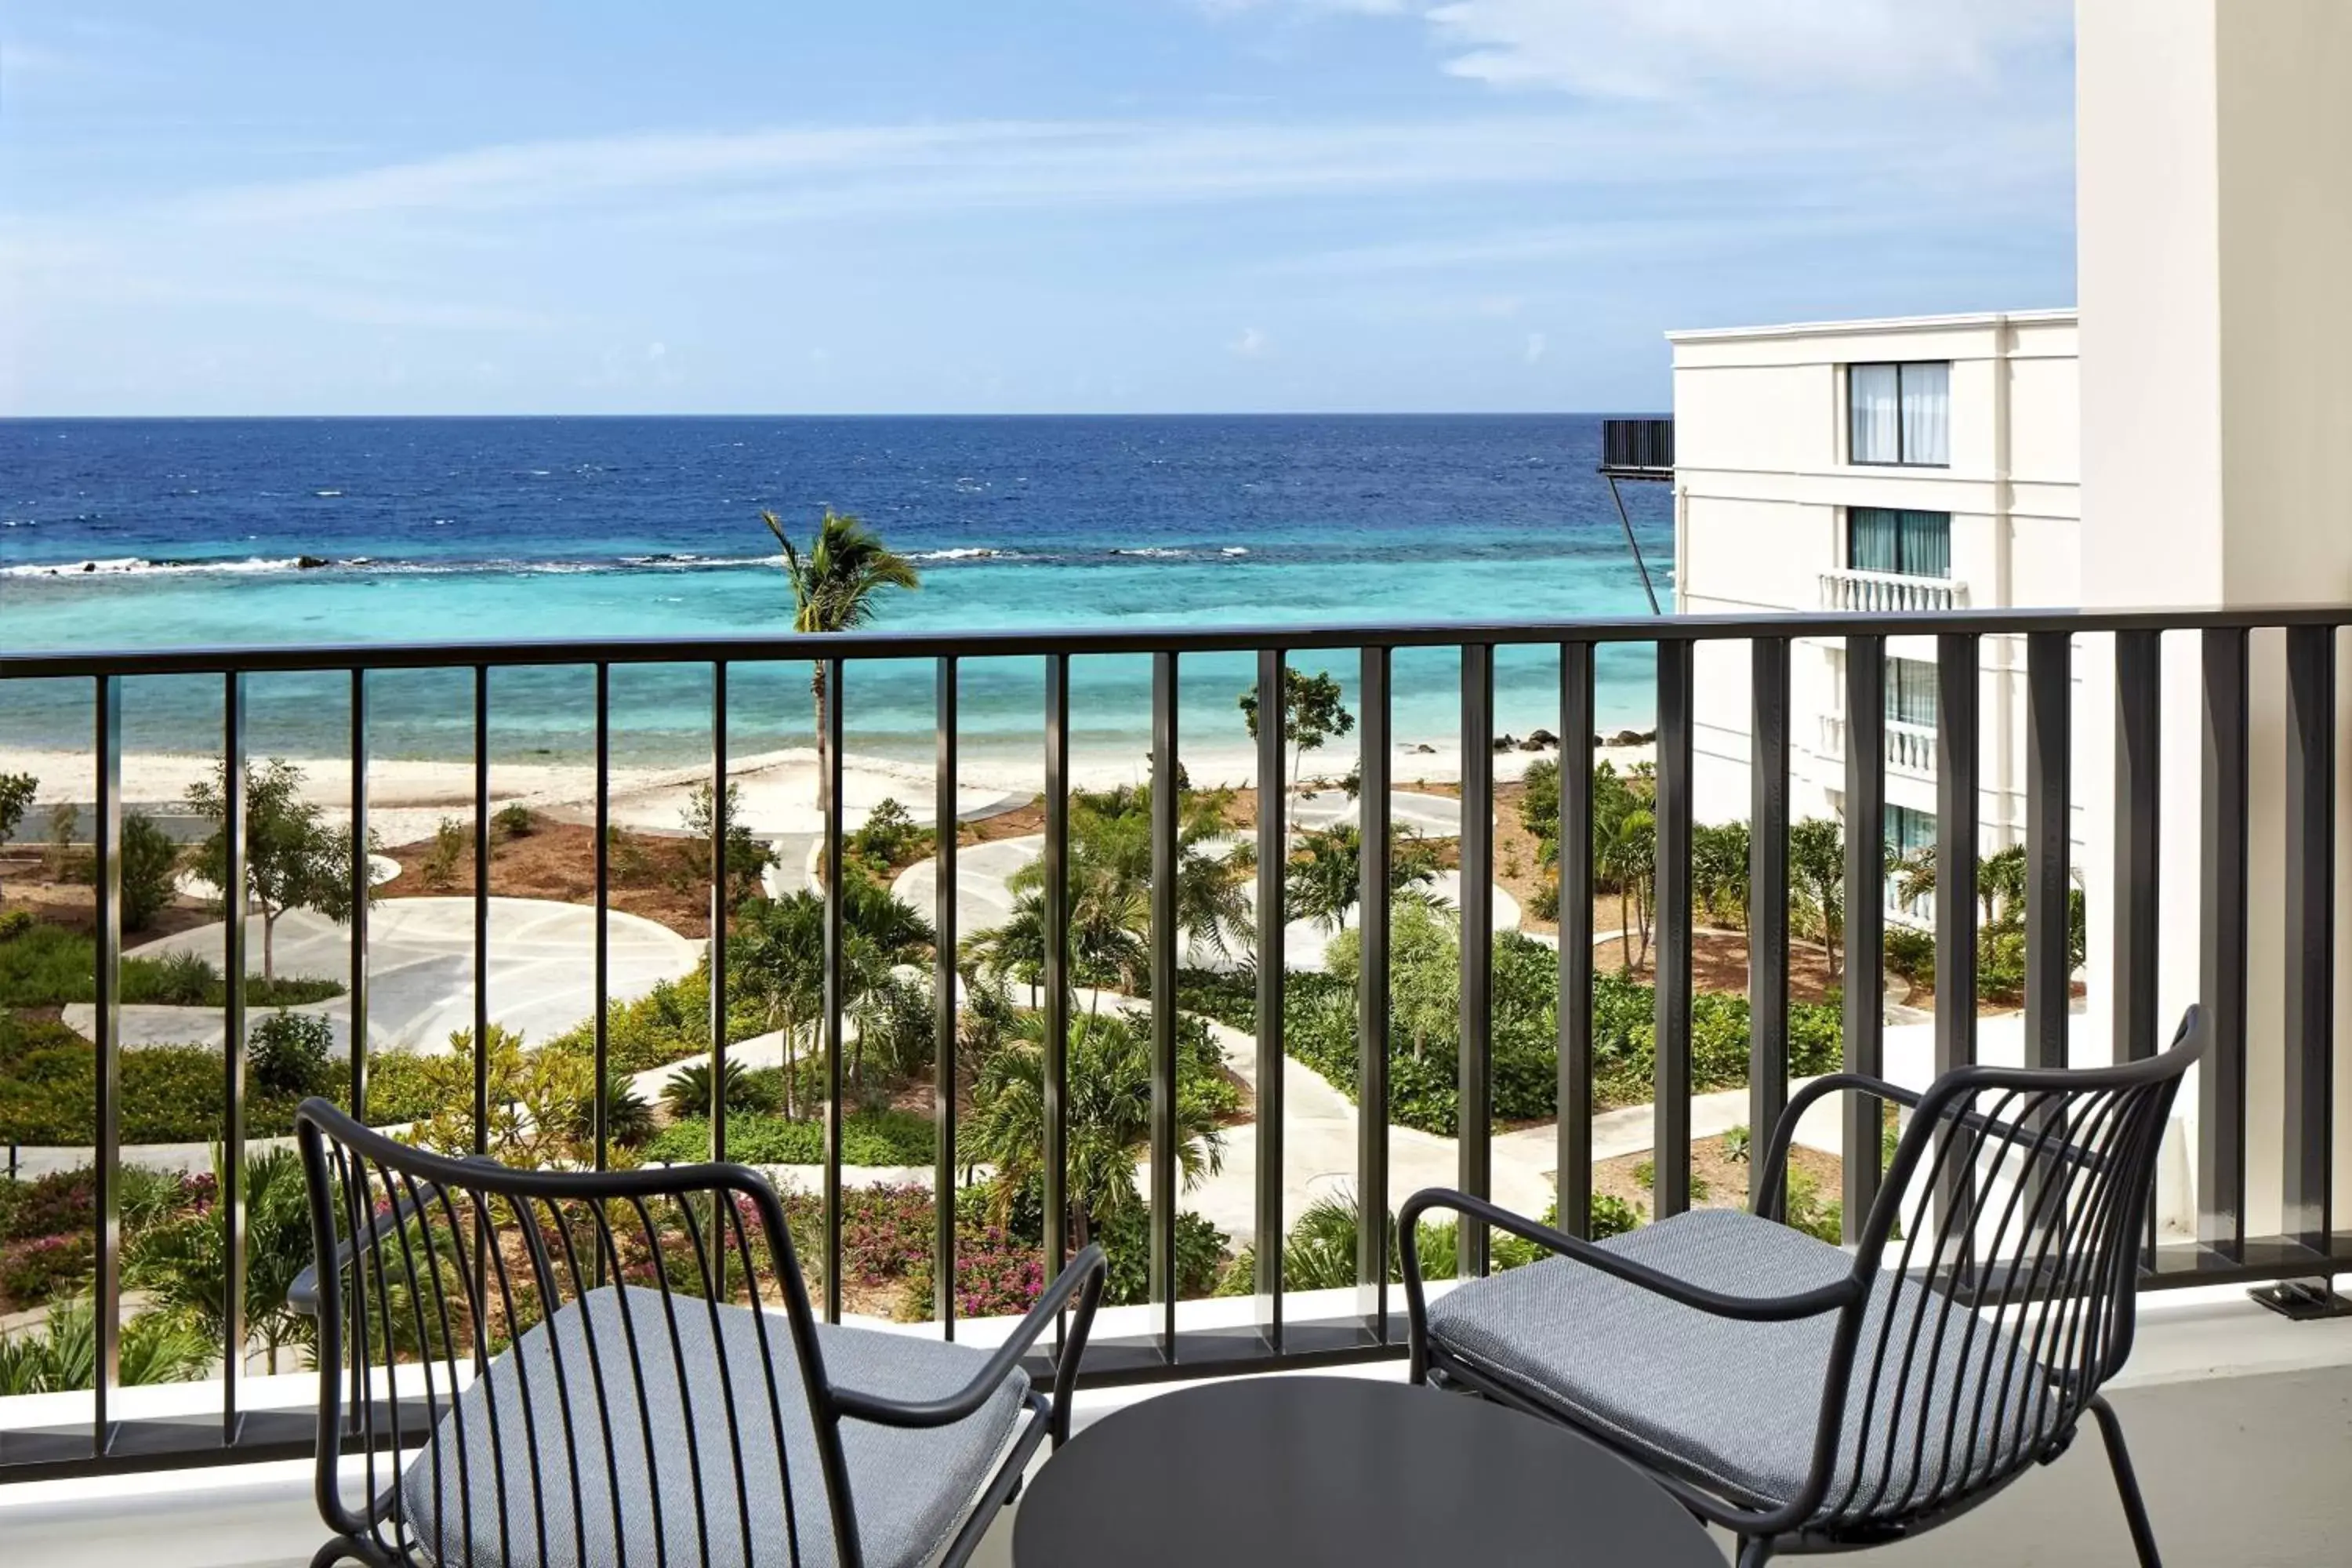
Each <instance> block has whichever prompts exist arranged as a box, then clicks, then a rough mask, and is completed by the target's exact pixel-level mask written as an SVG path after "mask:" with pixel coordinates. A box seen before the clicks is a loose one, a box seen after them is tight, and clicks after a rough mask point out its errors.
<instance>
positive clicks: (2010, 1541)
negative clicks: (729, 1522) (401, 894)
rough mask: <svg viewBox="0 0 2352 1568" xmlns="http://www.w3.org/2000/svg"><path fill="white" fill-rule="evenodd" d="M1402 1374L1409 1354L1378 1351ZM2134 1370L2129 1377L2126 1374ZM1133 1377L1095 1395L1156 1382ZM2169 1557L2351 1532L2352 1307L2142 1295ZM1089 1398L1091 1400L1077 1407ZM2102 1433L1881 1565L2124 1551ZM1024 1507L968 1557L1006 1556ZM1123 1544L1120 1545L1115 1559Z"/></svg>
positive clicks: (2135, 1385) (114, 1515)
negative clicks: (2314, 1308)
mask: <svg viewBox="0 0 2352 1568" xmlns="http://www.w3.org/2000/svg"><path fill="white" fill-rule="evenodd" d="M1366 1374H1367V1375H1376V1376H1401V1375H1402V1368H1400V1367H1395V1366H1381V1367H1377V1368H1370V1369H1366ZM2126 1384H2127V1386H2126ZM1148 1396H1149V1391H1129V1392H1127V1393H1125V1394H1108V1395H1105V1396H1102V1397H1101V1398H1099V1399H1097V1400H1096V1401H1094V1402H1092V1412H1091V1413H1095V1414H1098V1413H1100V1412H1101V1411H1103V1410H1107V1409H1108V1408H1111V1407H1113V1405H1114V1404H1115V1403H1118V1402H1123V1401H1124V1400H1126V1399H1131V1398H1135V1397H1148ZM2114 1396H2115V1403H2116V1408H2117V1409H2118V1410H2120V1411H2121V1412H2122V1413H2123V1416H2124V1421H2125V1424H2126V1429H2127V1431H2128V1434H2129V1436H2130V1439H2131V1443H2132V1447H2133V1452H2134V1456H2135V1458H2137V1462H2138V1465H2139V1472H2140V1479H2141V1483H2142V1485H2143V1486H2144V1487H2145V1489H2146V1490H2147V1498H2148V1507H2149V1510H2150V1512H2151V1515H2152V1516H2153V1518H2154V1521H2155V1524H2156V1529H2157V1533H2158V1541H2159V1542H2160V1543H2161V1544H2162V1546H2163V1548H2164V1552H2165V1556H2166V1560H2167V1561H2168V1562H2170V1563H2177V1564H2183V1565H2190V1564H2229V1565H2231V1568H2270V1565H2277V1568H2288V1565H2294V1568H2304V1565H2305V1564H2309V1563H2326V1562H2339V1561H2342V1560H2343V1557H2344V1552H2345V1550H2346V1547H2345V1543H2346V1542H2347V1541H2352V1487H2347V1484H2346V1480H2347V1477H2352V1321H2340V1322H2333V1323H2322V1324H2307V1325H2305V1324H2287V1323H2284V1322H2283V1321H2280V1320H2277V1319H2274V1318H2270V1317H2268V1316H2267V1315H2266V1314H2263V1313H2260V1312H2259V1311H2257V1310H2255V1309H2252V1308H2251V1307H2248V1306H2244V1305H2242V1302H2228V1303H2223V1304H2221V1305H2218V1306H2193V1307H2192V1306H2189V1304H2187V1303H2182V1304H2181V1305H2180V1306H2179V1307H2178V1308H2173V1307H2171V1306H2170V1305H2169V1304H2168V1305H2167V1306H2166V1307H2163V1308H2158V1309H2157V1310H2150V1311H2147V1312H2144V1313H2143V1315H2142V1321H2141V1331H2140V1339H2139V1349H2138V1352H2137V1354H2136V1356H2135V1364H2134V1367H2133V1369H2132V1371H2131V1372H2130V1373H2127V1374H2126V1379H2125V1380H2124V1384H2119V1385H2118V1386H2117V1387H2116V1390H2115V1395H2114ZM1089 1413H1090V1412H1088V1411H1087V1410H1086V1409H1084V1408H1082V1411H1081V1414H1080V1416H1079V1420H1080V1424H1081V1426H1083V1425H1084V1424H1085V1422H1086V1420H1087V1415H1088V1414H1089ZM2114 1496H2115V1494H2114V1490H2113V1489H2112V1487H2111V1485H2110V1483H2109V1480H2108V1477H2107V1469H2106V1463H2105V1456H2104V1454H2103V1452H2102V1450H2101V1447H2100V1445H2099V1442H2098V1439H2097V1436H2096V1434H2095V1432H2093V1431H2091V1430H2089V1429H2087V1428H2086V1429H2085V1430H2084V1433H2083V1434H2082V1436H2081V1437H2080V1439H2079V1440H2078V1441H2077V1442H2076V1444H2075V1445H2074V1448H2073V1449H2072V1451H2070V1452H2069V1453H2068V1454H2067V1455H2066V1456H2065V1457H2064V1458H2062V1459H2061V1460H2059V1461H2058V1463H2057V1464H2055V1465H2053V1466H2052V1467H2051V1468H2049V1469H2047V1470H2043V1471H2039V1472H2036V1473H2035V1474H2032V1475H2030V1476H2028V1477H2026V1478H2025V1479H2022V1480H2021V1481H2020V1482H2018V1483H2017V1484H2016V1486H2014V1487H2013V1488H2011V1490H2010V1491H2009V1492H2008V1494H2007V1495H2005V1496H2004V1497H2002V1498H2000V1500H1997V1501H1995V1502H1994V1503H1992V1504H1991V1505H1990V1506H1988V1507H1986V1508H1984V1509H1982V1510H1978V1511H1977V1512H1975V1513H1972V1514H1970V1515H1968V1516H1967V1517H1965V1518H1962V1519H1960V1520H1958V1521H1956V1522H1954V1523H1953V1524H1951V1525H1949V1526H1947V1527H1946V1528H1945V1529H1943V1530H1942V1531H1937V1532H1936V1533H1934V1534H1932V1535H1929V1536H1927V1537H1926V1538H1923V1539H1922V1540H1920V1541H1917V1542H1910V1543H1906V1544H1904V1545H1900V1546H1895V1547H1888V1548H1885V1549H1883V1550H1882V1551H1881V1552H1878V1553H1876V1554H1874V1555H1873V1556H1871V1557H1869V1558H1868V1559H1866V1560H1867V1561H1869V1562H1871V1563H1885V1564H1886V1565H1887V1568H1905V1565H1909V1568H2008V1565H2015V1568H2041V1565H2048V1568H2060V1565H2062V1564H2063V1565H2064V1568H2105V1565H2107V1564H2116V1565H2121V1568H2127V1565H2128V1564H2130V1563H2131V1562H2132V1554H2131V1547H2130V1542H2128V1540H2127V1539H2126V1536H2125V1533H2124V1524H2123V1518H2122V1514H2121V1513H2120V1511H2119V1510H2117V1508H2116V1504H2115V1502H2114ZM1011 1522H1012V1516H1011V1515H1010V1513H1008V1514H1007V1515H1006V1516H1005V1518H1004V1520H1003V1522H1001V1523H1000V1524H999V1526H998V1527H997V1529H996V1530H995V1531H993V1532H992V1534H991V1536H990V1538H989V1540H988V1542H987V1543H986V1544H985V1545H984V1546H983V1548H982V1552H981V1553H980V1555H979V1556H978V1558H977V1559H975V1562H976V1563H977V1564H979V1565H980V1568H1010V1564H1011V1563H1012V1560H1013V1559H1012V1548H1011V1540H1012V1531H1011V1528H1010V1526H1011ZM323 1539H324V1535H323V1532H322V1531H321V1530H320V1526H319V1523H318V1521H317V1516H316V1515H315V1514H314V1513H313V1512H312V1510H311V1505H310V1478H309V1471H308V1468H307V1467H304V1466H292V1467H289V1466H284V1465H276V1466H266V1467H255V1468H251V1469H247V1470H236V1471H226V1472H224V1471H213V1472H209V1473H205V1472H184V1473H180V1474H176V1475H164V1476H159V1477H150V1478H143V1479H142V1478H131V1479H122V1480H116V1481H110V1482H106V1483H94V1482H93V1483H55V1484H47V1485H36V1486H26V1487H22V1488H17V1489H6V1488H0V1561H5V1562H7V1563H39V1564H41V1565H42V1568H149V1565H152V1568H165V1565H167V1564H168V1565H169V1568H305V1565H306V1564H307V1563H309V1562H310V1553H311V1552H312V1550H313V1549H314V1548H315V1547H316V1546H317V1545H318V1543H319V1542H320V1541H321V1540H323ZM1108 1560H1109V1561H1116V1554H1113V1556H1112V1557H1111V1558H1110V1559H1108Z"/></svg>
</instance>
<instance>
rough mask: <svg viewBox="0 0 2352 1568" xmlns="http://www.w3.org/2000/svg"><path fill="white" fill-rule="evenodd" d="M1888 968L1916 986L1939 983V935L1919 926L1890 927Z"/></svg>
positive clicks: (1887, 956) (1886, 947) (1887, 953)
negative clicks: (1937, 966) (1937, 954)
mask: <svg viewBox="0 0 2352 1568" xmlns="http://www.w3.org/2000/svg"><path fill="white" fill-rule="evenodd" d="M1885 951H1886V967H1887V968H1889V969H1891V970H1893V971H1895V973H1897V974H1899V975H1901V976H1903V978H1904V979H1906V980H1908V981H1909V982H1911V984H1914V985H1933V984H1935V983H1936V933H1935V932H1934V931H1924V930H1922V929H1920V928H1919V927H1917V926H1898V925H1890V926H1888V927H1887V928H1886V941H1885Z"/></svg>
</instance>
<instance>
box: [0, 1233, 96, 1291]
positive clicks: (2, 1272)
mask: <svg viewBox="0 0 2352 1568" xmlns="http://www.w3.org/2000/svg"><path fill="white" fill-rule="evenodd" d="M96 1263H97V1254H96V1248H95V1247H93V1246H92V1245H91V1241H90V1238H89V1236H88V1235H87V1234H78V1235H71V1236H44V1237H36V1238H34V1239H33V1240H31V1241H17V1242H11V1243H9V1244H8V1245H7V1246H6V1247H0V1303H6V1304H8V1305H10V1306H12V1307H30V1306H35V1305H37V1304H38V1303H40V1302H43V1301H46V1300H48V1299H49V1298H50V1297H51V1296H54V1295H56V1294H58V1292H59V1291H60V1290H63V1289H71V1288H72V1287H74V1286H76V1285H79V1283H80V1282H81V1281H82V1280H83V1279H87V1278H88V1277H89V1272H90V1270H91V1268H94V1267H95V1266H96Z"/></svg>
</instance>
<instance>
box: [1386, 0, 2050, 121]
mask: <svg viewBox="0 0 2352 1568" xmlns="http://www.w3.org/2000/svg"><path fill="white" fill-rule="evenodd" d="M1426 15H1427V17H1428V21H1429V26H1430V27H1431V29H1432V31H1433V35H1434V37H1435V39H1436V41H1437V43H1438V44H1439V46H1440V47H1442V48H1444V49H1445V50H1448V51H1451V52H1450V53H1449V56H1448V58H1447V60H1446V68H1447V69H1448V70H1450V71H1452V72H1453V73H1454V74H1455V75H1457V76H1465V77H1471V78H1475V79H1478V80H1482V81H1487V82H1492V83H1494V84H1496V86H1501V87H1538V88H1541V87H1549V88H1566V89H1571V90H1574V91H1577V92H1581V93H1588V94H1591V95H1594V96H1599V97H1610V98H1620V97H1630V98H1685V97H1692V96H1696V95H1699V94H1702V93H1705V92H1708V91H1712V90H1715V89H1719V88H1720V87H1722V86H1723V85H1724V84H1727V83H1739V84H1743V85H1747V86H1749V87H1764V88H1769V89H1774V90H1776V91H1779V92H1782V93H1788V94H1790V95H1794V94H1799V93H1810V92H1819V91H1821V90H1822V89H1825V88H1834V89H1843V90H1853V89H1863V90H1866V91H1869V92H1871V93H1873V94H1885V93H1893V92H1903V91H1908V90H1912V89H1916V88H1917V87H1918V86H1920V85H1921V84H1922V83H1926V84H1928V85H1930V86H1932V87H1937V88H1948V87H1949V86H1950V85H1951V84H1952V83H1953V81H1954V79H1963V80H1968V81H1973V82H1978V83H1981V82H1984V81H1987V80H1989V79H1990V78H1991V77H1992V76H1993V74H1994V73H1995V71H1996V69H1997V68H1999V67H2000V66H2001V65H2002V64H2003V63H2004V62H2006V61H2009V60H2011V59H2014V58H2017V57H2019V56H2021V55H2026V56H2031V55H2040V54H2046V53H2048V52H2050V51H2053V50H2062V51H2063V48H2064V47H2065V46H2066V44H2067V42H2068V40H2069V39H2070V37H2071V36H2072V27H2073V21H2074V7H2073V5H2072V4H2071V0H1733V3H1729V4H1727V3H1726V0H1450V3H1448V4H1444V5H1436V6H1434V7H1433V8H1431V9H1430V10H1428V12H1427V13H1426Z"/></svg>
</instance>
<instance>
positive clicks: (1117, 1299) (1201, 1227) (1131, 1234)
mask: <svg viewBox="0 0 2352 1568" xmlns="http://www.w3.org/2000/svg"><path fill="white" fill-rule="evenodd" d="M1095 1239H1096V1240H1097V1241H1098V1242H1100V1243H1102V1249H1103V1254H1104V1257H1105V1258H1106V1259H1107V1261H1108V1264H1109V1266H1110V1267H1109V1270H1108V1273H1107V1275H1106V1276H1105V1277H1104V1280H1103V1303H1104V1305H1106V1306H1111V1307H1131V1306H1137V1305H1139V1304H1140V1303H1142V1302H1145V1301H1148V1300H1150V1299H1151V1216H1150V1214H1149V1213H1148V1212H1147V1211H1146V1210H1145V1209H1144V1208H1143V1207H1142V1206H1141V1205H1137V1206H1134V1207H1131V1208H1126V1209H1121V1210H1120V1211H1119V1212H1118V1215H1115V1216H1114V1217H1112V1218H1111V1219H1108V1220H1107V1221H1105V1222H1104V1224H1103V1226H1102V1228H1101V1229H1100V1230H1098V1231H1097V1233H1096V1234H1095ZM1231 1240H1232V1237H1228V1236H1227V1235H1226V1234H1225V1233H1224V1232H1223V1231H1222V1230H1219V1229H1218V1228H1217V1227H1216V1226H1213V1225H1212V1224H1210V1223H1209V1222H1208V1221H1207V1220H1205V1219H1203V1218H1202V1217H1201V1216H1200V1215H1197V1214H1194V1213H1193V1212H1192V1210H1190V1209H1181V1210H1179V1211H1178V1212H1177V1215H1176V1298H1177V1300H1181V1301H1189V1300H1197V1299H1199V1298H1201V1297H1203V1296H1206V1295H1208V1294H1210V1293H1211V1292H1212V1291H1213V1290H1214V1289H1216V1286H1217V1271H1218V1269H1219V1268H1221V1267H1222V1266H1223V1263H1224V1258H1225V1247H1226V1246H1227V1245H1228V1244H1229V1243H1230V1242H1231ZM1351 1282H1352V1281H1351Z"/></svg>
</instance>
